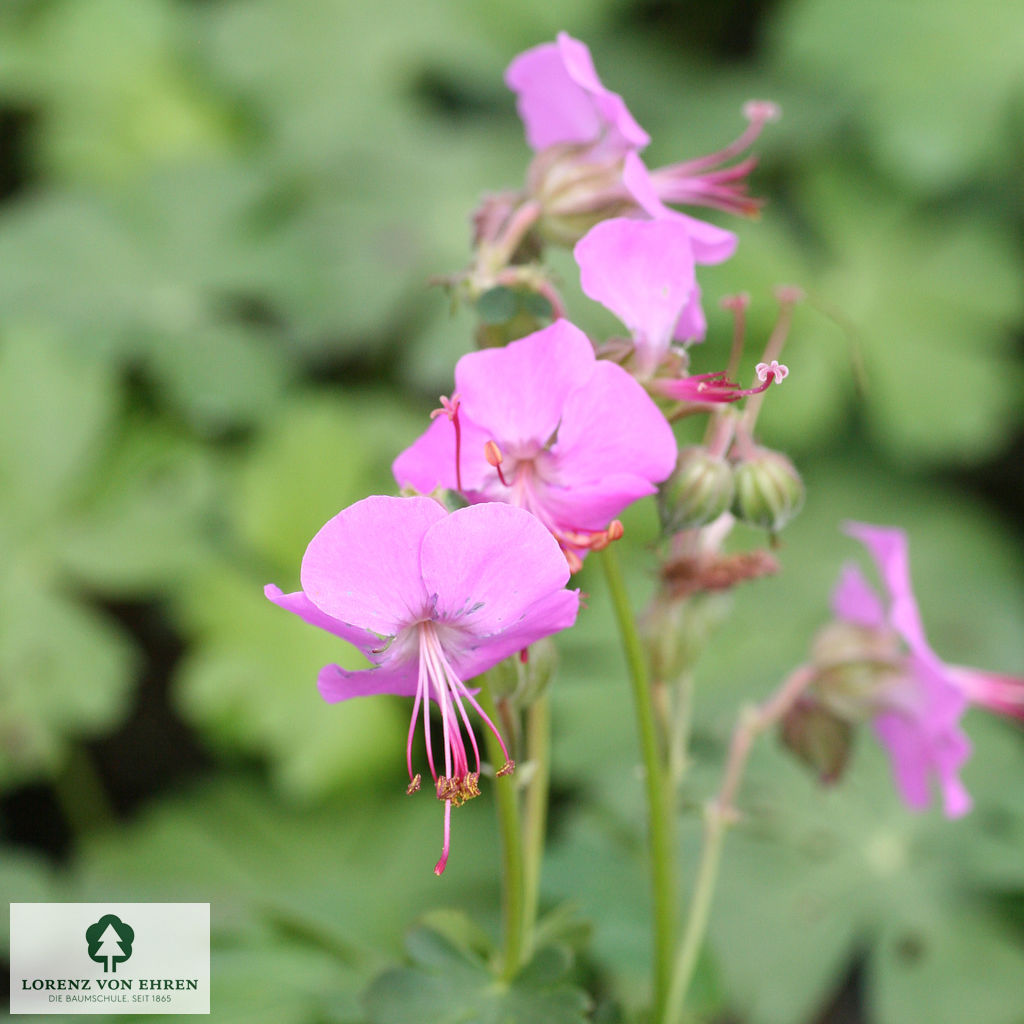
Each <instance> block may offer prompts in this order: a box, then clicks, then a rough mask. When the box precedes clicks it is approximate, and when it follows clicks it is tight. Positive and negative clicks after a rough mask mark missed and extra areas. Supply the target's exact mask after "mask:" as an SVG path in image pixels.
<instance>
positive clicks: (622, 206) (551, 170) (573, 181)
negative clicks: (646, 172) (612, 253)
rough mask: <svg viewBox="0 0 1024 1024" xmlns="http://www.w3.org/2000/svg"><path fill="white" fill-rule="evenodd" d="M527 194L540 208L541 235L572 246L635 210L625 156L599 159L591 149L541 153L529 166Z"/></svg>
mask: <svg viewBox="0 0 1024 1024" xmlns="http://www.w3.org/2000/svg"><path fill="white" fill-rule="evenodd" d="M527 191H528V192H529V194H530V195H531V196H533V197H534V198H535V199H537V200H538V201H539V202H540V204H541V210H542V212H541V217H540V221H539V222H538V225H537V228H538V231H539V232H540V234H541V235H542V236H543V237H544V238H545V239H546V240H547V241H549V242H553V243H555V244H556V245H565V246H569V247H570V248H571V247H572V246H574V245H575V244H576V243H577V242H578V241H579V240H580V239H581V238H582V237H583V236H584V235H585V234H586V233H587V232H588V231H589V230H590V229H591V228H592V227H593V226H594V225H595V224H597V223H599V222H600V221H602V220H606V219H607V218H609V217H618V216H621V215H622V214H624V213H626V212H627V211H628V210H631V209H633V207H634V206H635V203H634V202H633V200H632V197H631V196H630V195H629V194H628V193H627V192H626V191H625V189H624V188H623V186H622V155H621V154H613V155H611V156H605V157H595V156H594V155H593V153H592V152H591V147H588V146H578V145H561V146H550V147H548V148H547V149H543V150H541V151H540V152H539V153H538V154H537V155H536V156H535V157H534V159H533V162H532V163H531V164H530V170H529V173H528V177H527Z"/></svg>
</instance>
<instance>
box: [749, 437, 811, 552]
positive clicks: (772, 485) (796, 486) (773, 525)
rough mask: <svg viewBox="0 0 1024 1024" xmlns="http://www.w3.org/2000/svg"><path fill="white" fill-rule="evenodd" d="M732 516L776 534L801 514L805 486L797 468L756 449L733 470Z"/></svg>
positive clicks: (775, 456) (774, 453) (770, 452)
mask: <svg viewBox="0 0 1024 1024" xmlns="http://www.w3.org/2000/svg"><path fill="white" fill-rule="evenodd" d="M733 475H734V477H735V485H736V493H735V498H734V500H733V505H732V511H733V514H734V515H735V516H736V518H737V519H739V520H740V521H741V522H744V523H748V524H749V525H750V526H760V527H761V528H762V529H765V530H768V531H769V532H770V533H778V531H779V530H781V529H782V528H783V527H784V526H785V525H786V524H787V523H788V522H789V521H790V519H792V518H793V516H795V515H796V514H797V512H799V511H800V507H801V506H802V505H803V503H804V484H803V481H802V480H801V479H800V474H799V473H798V472H797V471H796V467H795V466H794V465H793V463H792V462H790V461H789V459H787V458H786V456H785V455H783V454H782V453H781V452H773V451H771V450H770V449H768V448H758V449H756V450H755V452H754V454H753V455H752V457H750V458H749V459H744V460H743V461H742V462H740V463H738V464H737V465H736V466H735V468H734V470H733Z"/></svg>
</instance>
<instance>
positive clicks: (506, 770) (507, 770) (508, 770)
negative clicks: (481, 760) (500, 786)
mask: <svg viewBox="0 0 1024 1024" xmlns="http://www.w3.org/2000/svg"><path fill="white" fill-rule="evenodd" d="M515 768H516V763H515V761H506V762H505V763H504V764H503V765H502V766H501V767H500V768H499V769H498V770H497V771H496V772H495V773H494V774H495V775H496V776H497V777H498V778H499V779H503V778H504V777H505V776H506V775H511V774H512V772H514V771H515Z"/></svg>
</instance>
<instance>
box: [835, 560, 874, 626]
mask: <svg viewBox="0 0 1024 1024" xmlns="http://www.w3.org/2000/svg"><path fill="white" fill-rule="evenodd" d="M832 610H833V611H834V612H835V614H836V615H837V616H838V617H839V618H840V619H843V620H845V621H846V622H852V623H853V624H854V625H855V626H865V627H867V628H869V629H881V628H882V627H884V626H885V608H884V607H883V606H882V602H881V601H880V600H879V598H878V595H877V594H876V593H875V592H874V590H872V589H871V587H870V585H869V584H868V581H867V580H866V579H864V574H863V573H862V572H861V571H860V569H858V568H857V567H856V566H855V565H845V566H843V571H842V573H841V575H840V577H839V583H838V584H837V585H836V589H835V590H834V591H833V592H832Z"/></svg>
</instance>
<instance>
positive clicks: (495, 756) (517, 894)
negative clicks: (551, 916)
mask: <svg viewBox="0 0 1024 1024" xmlns="http://www.w3.org/2000/svg"><path fill="white" fill-rule="evenodd" d="M477 681H478V682H479V683H480V684H481V687H480V693H479V694H478V695H477V700H479V701H480V706H481V707H482V708H483V709H484V711H486V712H487V714H488V716H489V717H490V719H491V721H495V720H496V719H497V708H496V707H495V705H494V698H493V696H491V689H490V685H489V681H488V679H487V674H486V673H485V674H484V675H482V676H479V677H478V679H477ZM486 734H487V752H488V756H489V757H490V759H491V763H492V764H493V765H495V766H500V765H502V764H504V762H505V755H504V753H503V752H502V749H501V745H500V744H499V743H498V738H497V736H495V735H494V734H493V733H492V732H491V730H489V729H488V730H487V731H486ZM516 788H517V787H516V780H515V773H514V772H513V773H512V774H510V775H505V776H503V777H502V778H495V779H494V804H495V808H496V810H497V814H498V830H499V832H500V834H501V864H502V903H503V908H502V909H503V916H504V958H503V961H502V971H501V975H502V978H504V979H505V980H506V981H509V980H511V979H512V978H514V977H515V975H516V974H517V973H518V971H519V968H520V967H521V966H522V964H523V950H524V934H523V933H524V919H525V915H524V889H523V882H524V878H523V845H522V835H521V831H520V825H519V796H518V793H517V792H516Z"/></svg>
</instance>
